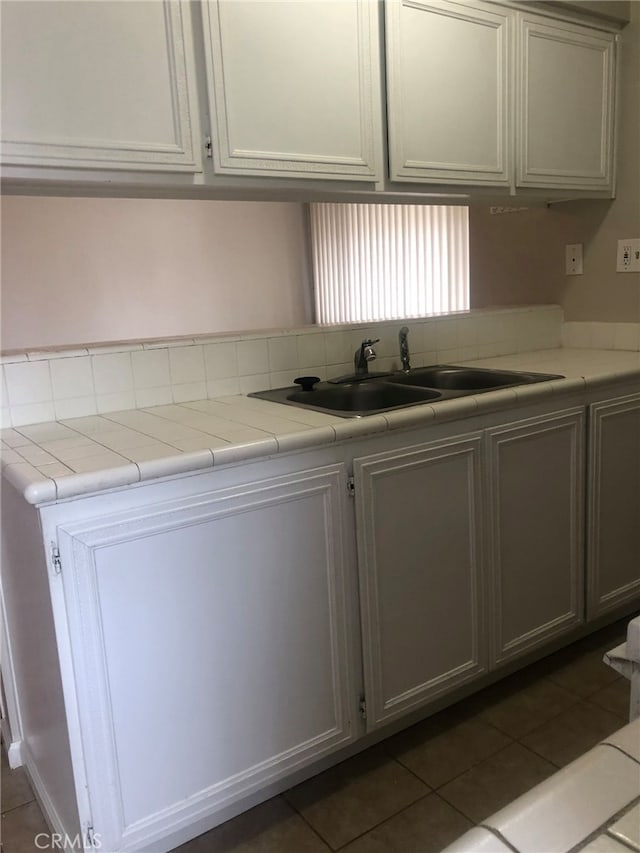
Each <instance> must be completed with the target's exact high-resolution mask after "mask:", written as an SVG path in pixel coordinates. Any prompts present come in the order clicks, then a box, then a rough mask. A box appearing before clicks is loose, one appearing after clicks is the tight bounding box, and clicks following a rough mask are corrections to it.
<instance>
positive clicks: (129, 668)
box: [59, 465, 357, 850]
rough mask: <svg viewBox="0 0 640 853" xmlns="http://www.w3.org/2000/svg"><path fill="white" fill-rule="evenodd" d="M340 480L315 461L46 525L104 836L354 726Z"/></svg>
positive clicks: (151, 828)
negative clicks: (52, 540) (228, 485)
mask: <svg viewBox="0 0 640 853" xmlns="http://www.w3.org/2000/svg"><path fill="white" fill-rule="evenodd" d="M345 482H346V475H345V470H344V467H343V466H341V465H336V466H328V467H326V468H323V469H316V470H312V471H309V472H305V473H304V474H300V475H295V476H291V477H288V478H281V479H274V480H270V481H269V480H268V481H264V482H260V483H256V484H253V485H252V486H247V487H244V488H236V489H228V490H225V491H222V492H216V493H212V494H210V495H205V496H200V497H199V498H197V499H187V500H183V501H177V502H175V503H169V504H166V505H165V504H161V505H159V506H156V507H152V508H150V509H147V510H146V511H145V510H141V511H140V512H139V513H138V515H137V517H136V514H135V513H133V514H131V513H129V514H123V515H122V516H117V517H116V516H114V517H111V518H109V517H107V518H105V519H103V520H99V521H96V520H95V519H94V520H92V521H88V522H84V523H80V524H77V525H73V526H65V528H64V529H60V530H59V539H60V545H61V554H62V560H63V565H64V571H63V581H64V587H65V597H66V599H67V602H68V608H69V616H70V622H71V626H72V629H71V643H72V651H73V656H74V666H75V667H76V668H77V677H78V685H79V690H80V697H79V709H80V718H81V730H82V739H83V748H84V750H85V756H86V765H87V775H88V783H89V791H90V796H91V800H92V809H93V817H94V821H95V826H94V829H95V831H96V832H98V833H100V835H101V839H102V843H103V845H104V846H105V847H108V848H109V849H113V850H116V849H117V850H121V849H122V850H125V849H132V848H135V849H137V845H141V844H142V842H146V843H149V842H151V841H152V840H153V839H154V838H155V837H162V834H163V833H164V834H166V833H167V832H168V831H169V830H170V829H171V827H172V826H173V825H174V824H175V823H176V822H177V821H183V822H185V823H188V822H189V821H190V820H195V818H196V817H200V816H202V815H203V814H211V813H213V812H215V811H216V810H217V809H218V808H221V807H222V806H224V805H227V804H229V803H231V802H233V801H234V800H236V799H238V798H240V797H241V796H244V795H246V794H248V793H250V792H252V791H255V790H257V789H259V788H261V787H264V786H265V785H266V784H268V783H269V782H270V781H273V780H275V779H277V778H280V777H281V776H284V775H286V774H287V773H290V772H292V771H294V770H295V769H297V768H299V767H301V766H304V765H305V764H308V763H310V762H311V761H313V760H315V759H316V758H319V757H321V756H322V755H326V754H327V753H329V752H331V751H333V750H335V749H337V748H339V747H340V746H342V745H344V744H346V743H348V742H349V741H350V740H351V739H352V738H353V737H354V729H355V728H356V726H355V725H354V724H353V720H352V711H353V709H354V705H355V703H356V699H357V693H356V689H355V688H354V687H353V686H352V676H351V670H350V664H349V653H348V646H349V642H350V641H349V639H348V636H347V635H348V631H349V628H348V621H349V618H350V617H349V615H348V613H347V609H346V604H345V602H346V592H345V583H346V580H345V566H344V562H343V545H342V543H343V531H342V524H343V521H344V516H343V512H344V507H343V493H345V491H346V490H345ZM132 516H133V517H132Z"/></svg>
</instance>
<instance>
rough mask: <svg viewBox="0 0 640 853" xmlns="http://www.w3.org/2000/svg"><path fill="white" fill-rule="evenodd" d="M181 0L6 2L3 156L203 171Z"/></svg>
mask: <svg viewBox="0 0 640 853" xmlns="http://www.w3.org/2000/svg"><path fill="white" fill-rule="evenodd" d="M195 110H196V96H195V89H194V72H193V36H192V32H191V22H190V15H189V4H188V3H186V2H174V0H167V2H144V0H143V2H136V0H127V2H126V3H123V2H117V0H107V2H103V0H99V2H93V0H75V2H73V3H70V2H68V0H47V2H28V3H26V2H22V0H5V2H3V3H2V163H3V165H5V166H30V165H34V166H45V167H56V166H57V167H61V168H67V169H68V168H82V169H104V168H109V169H117V170H122V169H126V170H132V169H135V170H153V171H168V172H199V171H201V159H200V146H199V142H198V136H199V130H198V124H197V118H196V117H195V113H194V111H195Z"/></svg>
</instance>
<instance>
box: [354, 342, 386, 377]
mask: <svg viewBox="0 0 640 853" xmlns="http://www.w3.org/2000/svg"><path fill="white" fill-rule="evenodd" d="M379 340H380V338H376V339H375V341H373V340H371V339H370V338H365V340H364V341H362V343H361V344H360V346H359V347H358V349H357V350H356V352H355V355H354V357H353V363H354V365H355V368H356V373H357V374H358V375H359V376H361V375H363V374H367V373H368V372H369V362H370V361H374V359H375V357H376V351H375V350H374V348H373V345H374V344H377V343H378V341H379Z"/></svg>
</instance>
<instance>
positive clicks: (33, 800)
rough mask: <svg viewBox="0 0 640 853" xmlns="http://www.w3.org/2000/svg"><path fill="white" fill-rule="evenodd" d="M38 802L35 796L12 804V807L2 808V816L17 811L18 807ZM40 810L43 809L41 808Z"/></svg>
mask: <svg viewBox="0 0 640 853" xmlns="http://www.w3.org/2000/svg"><path fill="white" fill-rule="evenodd" d="M37 802H38V801H37V800H36V798H35V797H33V798H32V799H30V800H26V801H25V802H24V803H19V804H18V805H17V806H11V808H10V809H2V817H6V816H7V815H9V814H11V813H12V812H15V811H17V810H18V809H22V808H24V807H25V806H30V805H31V804H32V803H37ZM38 808H40V804H39V803H38ZM40 811H42V809H40Z"/></svg>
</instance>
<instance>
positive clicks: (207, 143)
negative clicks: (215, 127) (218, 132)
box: [204, 136, 213, 159]
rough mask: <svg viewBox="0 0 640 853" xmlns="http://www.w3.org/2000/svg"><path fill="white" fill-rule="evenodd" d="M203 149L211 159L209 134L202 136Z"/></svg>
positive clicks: (211, 146)
mask: <svg viewBox="0 0 640 853" xmlns="http://www.w3.org/2000/svg"><path fill="white" fill-rule="evenodd" d="M204 150H205V152H206V155H207V157H208V158H209V159H211V158H212V157H213V143H212V141H211V137H210V136H205V138H204Z"/></svg>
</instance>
